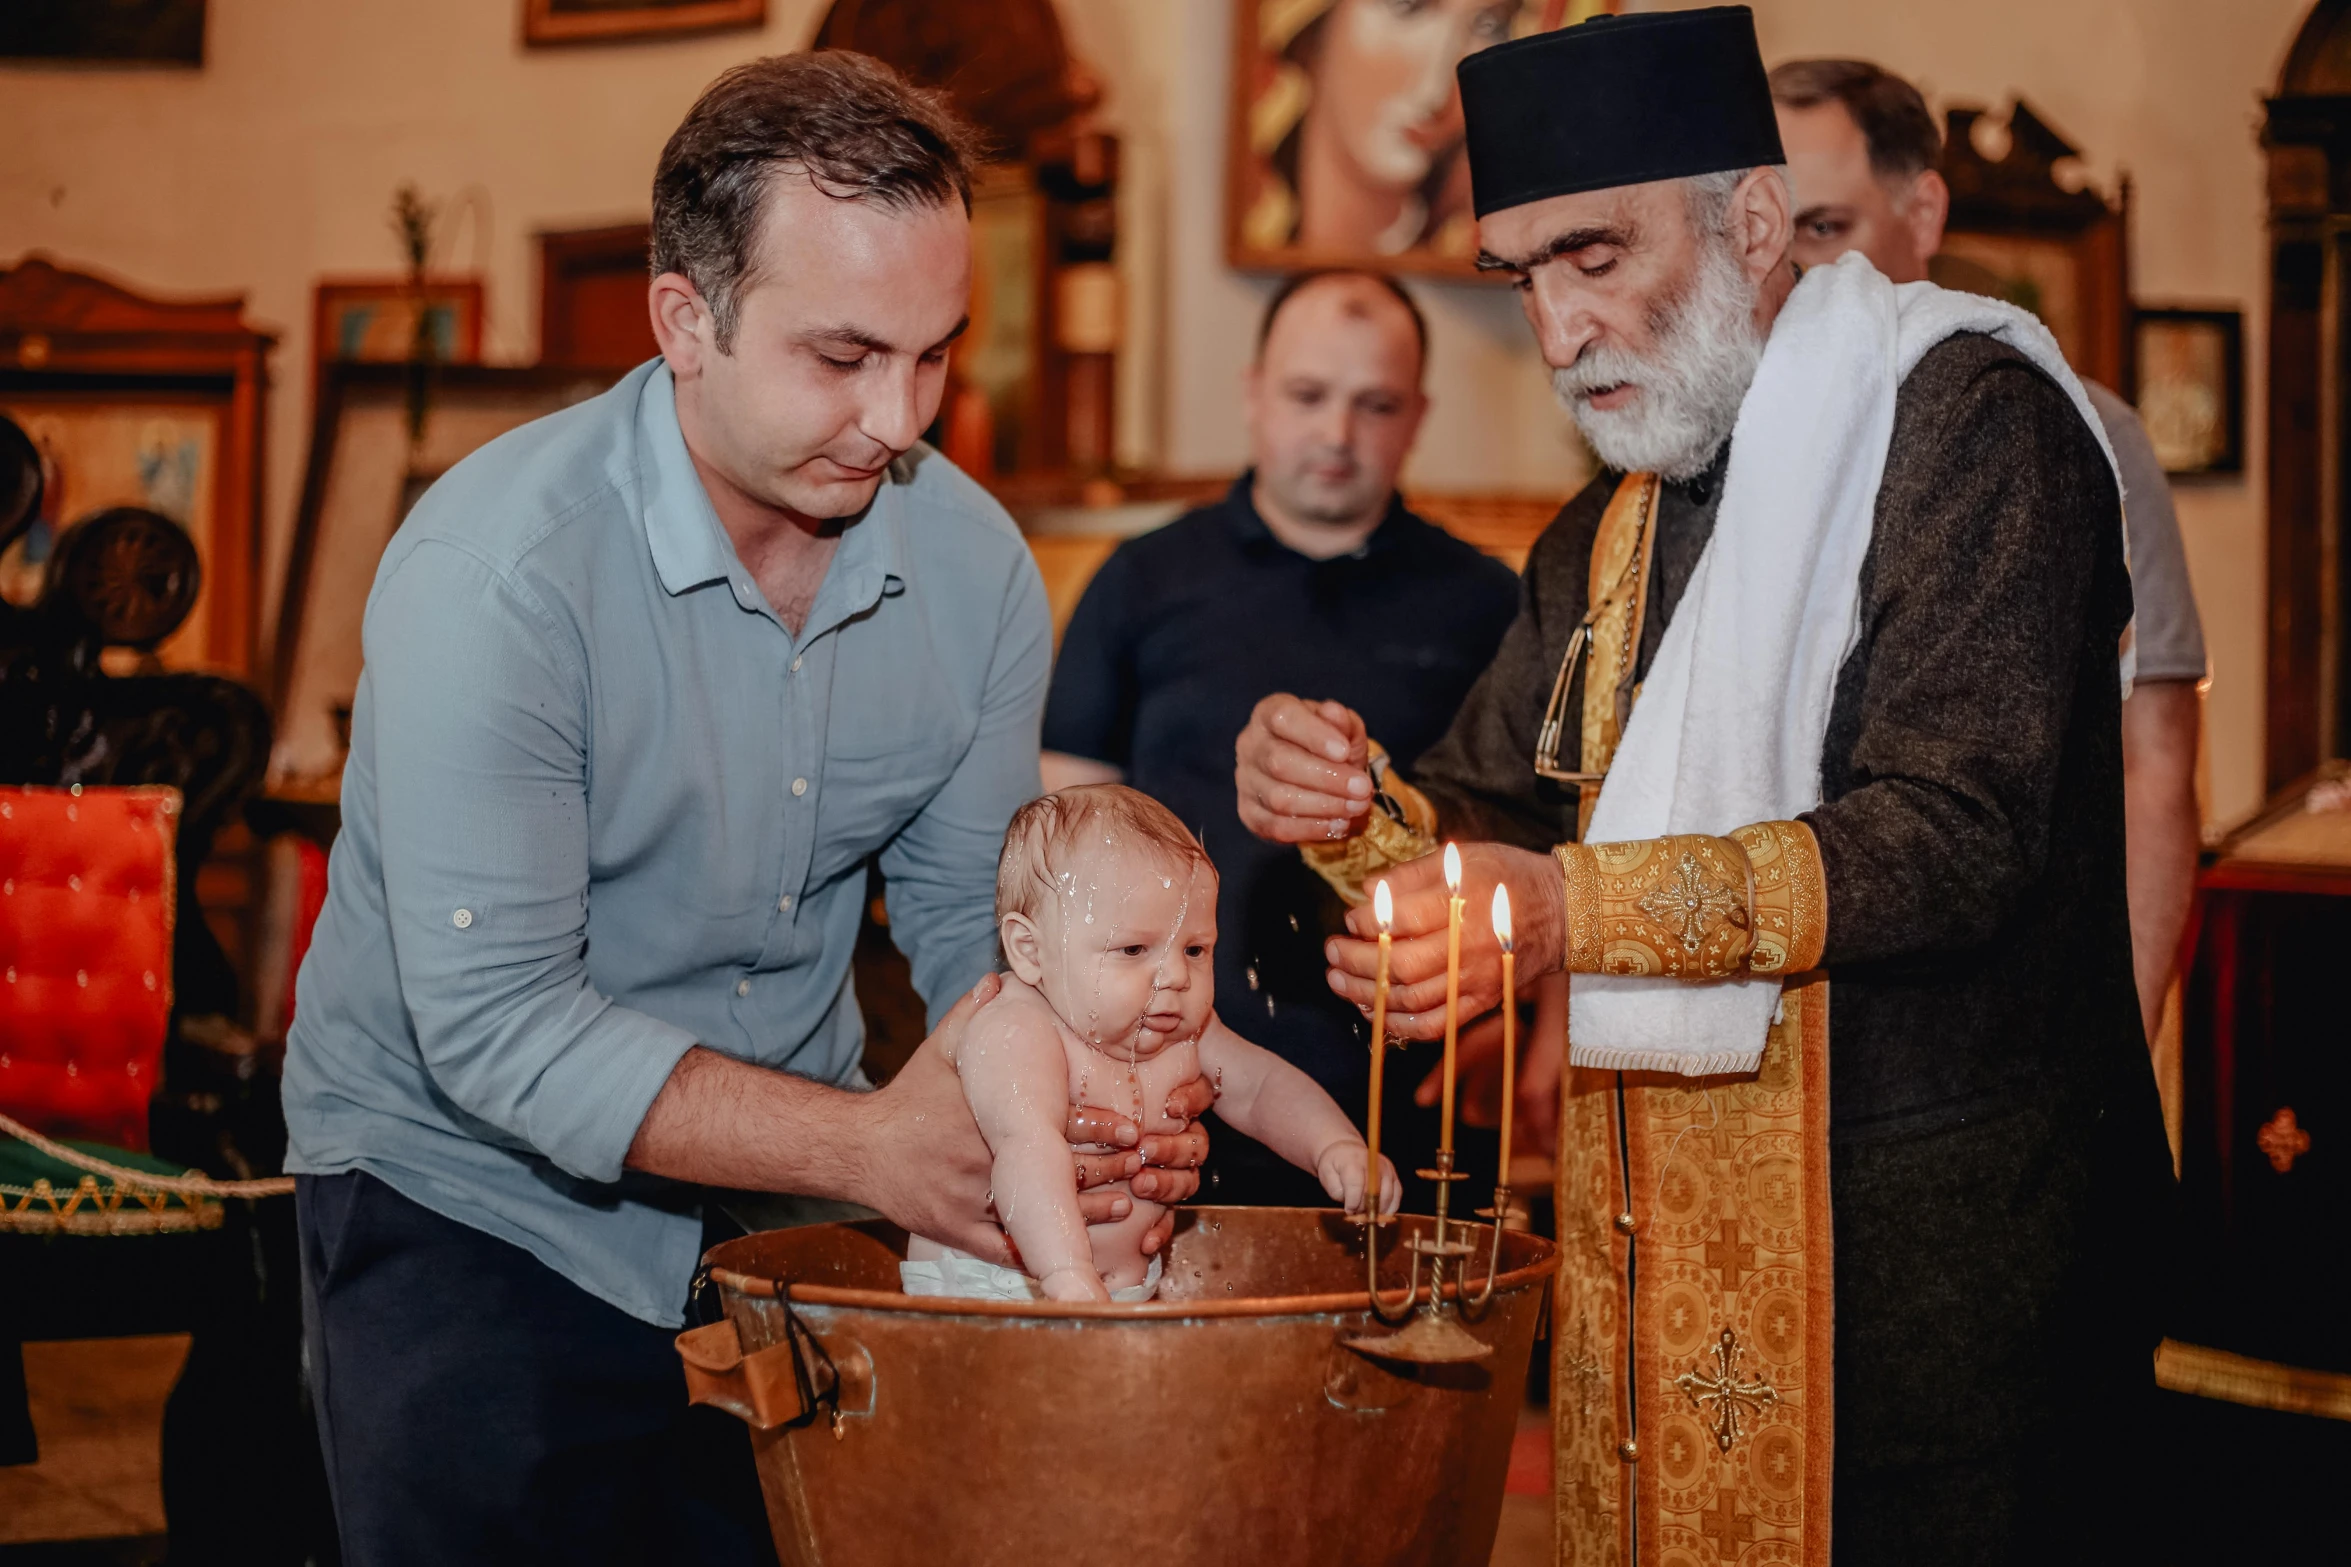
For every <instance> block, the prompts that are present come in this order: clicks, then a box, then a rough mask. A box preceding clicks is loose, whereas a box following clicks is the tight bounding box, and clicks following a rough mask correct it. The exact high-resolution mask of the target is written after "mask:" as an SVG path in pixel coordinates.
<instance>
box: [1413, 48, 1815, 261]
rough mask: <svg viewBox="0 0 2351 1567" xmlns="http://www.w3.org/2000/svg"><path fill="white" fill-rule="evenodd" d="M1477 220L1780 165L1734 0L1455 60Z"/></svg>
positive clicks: (1758, 58)
mask: <svg viewBox="0 0 2351 1567" xmlns="http://www.w3.org/2000/svg"><path fill="white" fill-rule="evenodd" d="M1460 76H1461V112H1462V115H1463V118H1464V119H1465V121H1466V122H1467V125H1468V132H1469V140H1468V145H1469V182H1470V195H1471V201H1472V204H1473V205H1474V206H1475V208H1476V209H1477V215H1478V216H1479V217H1481V218H1482V217H1484V216H1485V215H1486V214H1487V213H1489V212H1499V211H1501V210H1502V209H1503V208H1505V207H1517V206H1523V205H1525V204H1526V203H1527V202H1530V201H1541V200H1543V199H1544V198H1545V197H1547V196H1565V195H1569V194H1571V193H1573V192H1575V191H1579V190H1602V189H1605V188H1607V187H1609V186H1612V185H1638V184H1642V183H1643V182H1645V181H1648V180H1670V179H1682V178H1685V177H1687V176H1689V175H1693V174H1713V173H1717V172H1719V171H1721V170H1724V169H1749V168H1753V167H1755V166H1756V165H1757V164H1762V163H1784V162H1786V161H1787V155H1786V154H1785V153H1784V152H1782V151H1781V150H1780V127H1779V121H1778V119H1777V117H1776V116H1775V115H1774V114H1773V112H1772V106H1771V82H1770V79H1769V78H1768V77H1767V76H1766V75H1765V74H1764V70H1763V51H1762V50H1761V49H1760V48H1758V47H1757V46H1756V42H1755V13H1754V12H1752V11H1750V10H1748V9H1747V8H1746V7H1745V6H1743V5H1725V6H1715V7H1712V8H1710V9H1707V10H1703V11H1652V12H1646V13H1644V14H1641V15H1638V16H1601V17H1595V18H1593V19H1592V20H1591V21H1589V22H1585V23H1583V24H1582V25H1580V26H1576V27H1563V28H1561V29H1559V30H1558V31H1556V32H1549V33H1537V34H1535V35H1534V36H1533V37H1531V38H1521V39H1518V40H1516V41H1514V42H1511V43H1506V44H1496V45H1495V46H1494V47H1493V48H1491V49H1486V50H1482V51H1480V52H1479V53H1477V54H1473V55H1471V56H1469V57H1468V58H1467V59H1465V60H1463V61H1462V62H1461V69H1460Z"/></svg>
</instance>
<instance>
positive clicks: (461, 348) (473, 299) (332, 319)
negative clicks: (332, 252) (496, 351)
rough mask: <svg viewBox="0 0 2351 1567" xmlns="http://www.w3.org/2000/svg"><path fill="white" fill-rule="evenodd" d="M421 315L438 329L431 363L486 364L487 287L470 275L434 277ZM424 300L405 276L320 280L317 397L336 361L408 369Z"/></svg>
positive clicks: (313, 374)
mask: <svg viewBox="0 0 2351 1567" xmlns="http://www.w3.org/2000/svg"><path fill="white" fill-rule="evenodd" d="M421 298H422V308H423V309H424V310H425V311H426V312H427V317H426V318H427V320H428V321H429V322H431V331H432V344H433V347H432V361H433V363H435V364H444V365H471V364H479V363H481V359H482V320H483V317H484V315H485V313H486V307H485V305H484V300H483V290H482V280H481V279H480V278H478V277H474V276H472V275H470V274H449V275H445V276H429V275H428V276H427V277H426V278H425V280H424V288H423V293H422V296H421ZM418 308H419V294H418V291H417V289H416V287H415V286H414V285H412V284H411V283H410V282H409V281H408V280H407V279H406V278H401V277H391V276H383V277H336V278H321V279H319V280H318V283H317V284H316V286H314V287H313V288H312V290H311V302H310V392H311V396H312V397H313V398H315V397H316V396H317V395H318V378H319V370H320V367H321V366H323V365H325V364H326V363H327V362H328V361H329V360H334V359H343V360H350V361H353V362H356V363H369V364H404V363H406V362H407V360H408V357H409V355H410V354H411V352H413V350H414V347H415V341H416V338H415V332H416V313H417V310H418Z"/></svg>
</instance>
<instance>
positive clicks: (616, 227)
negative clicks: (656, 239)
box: [537, 223, 660, 369]
mask: <svg viewBox="0 0 2351 1567" xmlns="http://www.w3.org/2000/svg"><path fill="white" fill-rule="evenodd" d="M537 239H538V246H539V363H541V364H543V365H584V366H589V367H591V368H597V369H601V368H604V367H607V366H611V365H634V364H643V363H644V362H645V361H646V360H647V359H650V358H652V357H653V355H655V354H656V353H659V352H660V348H659V346H658V345H657V344H656V343H655V342H654V340H653V323H652V320H651V319H650V317H649V314H648V312H647V310H646V305H645V285H646V282H647V264H648V260H649V257H650V255H651V252H652V249H653V225H652V224H650V223H615V224H608V225H606V226H604V227H601V228H592V229H541V230H540V231H539V233H538V235H537Z"/></svg>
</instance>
